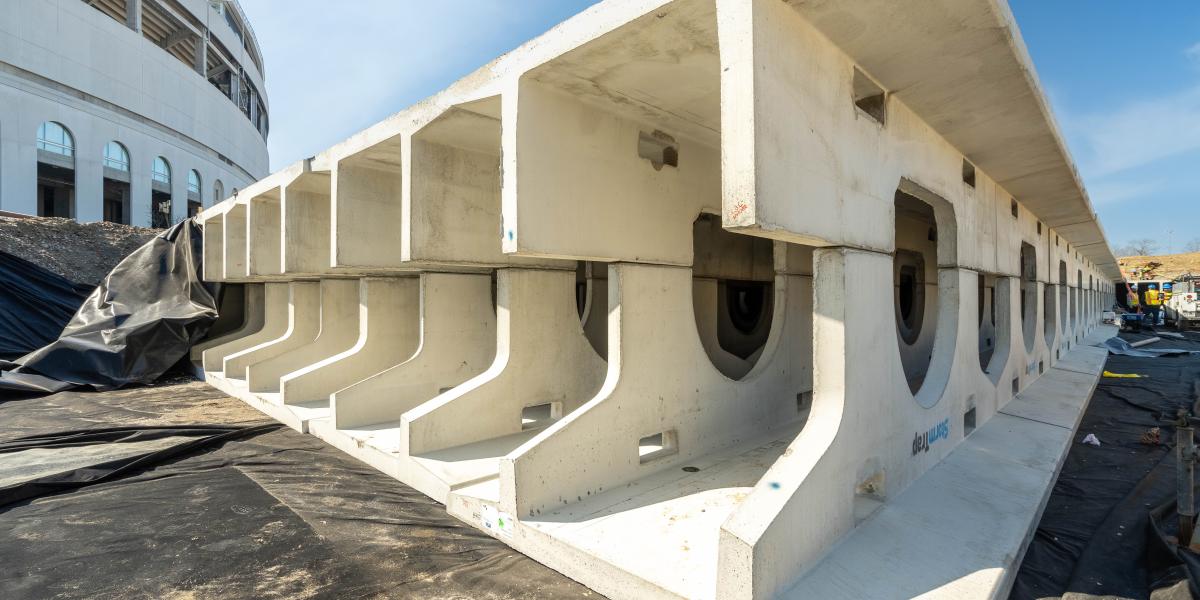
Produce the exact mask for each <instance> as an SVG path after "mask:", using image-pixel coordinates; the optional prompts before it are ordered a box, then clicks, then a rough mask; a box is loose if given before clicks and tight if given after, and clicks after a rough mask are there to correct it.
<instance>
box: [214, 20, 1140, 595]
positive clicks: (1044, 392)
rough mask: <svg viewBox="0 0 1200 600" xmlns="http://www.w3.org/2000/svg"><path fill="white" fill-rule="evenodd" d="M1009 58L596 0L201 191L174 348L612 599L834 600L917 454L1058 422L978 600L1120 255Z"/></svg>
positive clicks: (917, 41)
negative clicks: (248, 172) (286, 161)
mask: <svg viewBox="0 0 1200 600" xmlns="http://www.w3.org/2000/svg"><path fill="white" fill-rule="evenodd" d="M947 47H950V48H954V49H956V51H955V52H946V51H945V48H947ZM964 57H965V58H964ZM1031 73H1032V70H1031V67H1030V66H1029V65H1028V59H1027V57H1026V56H1025V54H1024V50H1023V48H1022V47H1021V45H1020V40H1019V35H1017V34H1016V31H1015V28H1014V26H1013V24H1012V21H1011V15H1009V14H1008V12H1007V9H1006V8H1005V7H1004V6H1002V4H1001V5H997V4H996V3H993V2H988V1H985V0H963V1H962V2H956V3H953V5H945V6H940V5H939V7H926V6H924V5H915V6H911V7H906V8H905V9H903V10H902V9H897V8H896V7H895V6H894V5H893V4H892V3H889V2H886V1H884V0H861V1H860V2H855V3H813V2H808V3H797V2H793V3H786V2H778V1H777V0H673V1H664V0H620V1H617V0H610V1H607V2H601V3H599V4H597V5H595V6H593V7H592V8H590V9H588V10H587V11H585V12H584V13H582V14H580V15H579V16H577V17H575V18H573V19H570V20H568V21H566V22H564V23H563V24H561V25H559V26H558V27H556V28H554V29H553V30H551V31H550V32H548V33H547V34H545V35H544V36H542V37H541V38H538V39H537V40H534V41H533V42H530V43H529V44H526V45H525V46H522V47H520V48H518V49H516V50H514V51H513V52H511V53H509V54H506V55H505V56H503V57H501V58H499V59H497V60H495V61H493V62H492V63H490V64H488V65H486V66H484V67H483V68H481V69H480V70H478V71H476V72H475V73H472V74H471V75H469V76H467V77H465V78H464V79H462V80H460V81H459V82H456V83H455V84H453V85H451V86H450V87H449V88H447V89H446V90H444V91H442V92H440V93H438V94H436V95H434V96H433V97H431V98H429V99H427V100H425V101H423V102H421V103H418V104H416V105H414V106H412V107H410V108H408V109H405V110H404V111H402V112H400V113H398V114H396V115H394V116H393V117H391V118H389V119H387V120H385V121H383V122H382V123H379V124H377V125H375V126H373V127H370V128H368V129H367V130H364V131H362V132H360V133H358V134H355V135H354V136H352V137H350V138H349V139H347V140H346V141H344V142H342V143H340V144H337V145H335V146H333V147H332V148H330V149H328V150H327V151H325V152H322V153H321V154H319V155H317V156H315V157H313V158H311V159H307V160H305V161H301V162H300V163H297V164H295V165H291V166H289V167H287V168H285V169H283V170H281V171H279V172H277V173H275V174H272V175H271V176H268V177H267V178H264V179H263V180H262V181H259V182H257V183H255V184H253V185H251V186H247V187H246V188H244V189H243V190H241V192H240V193H239V194H237V195H236V196H235V197H234V198H230V199H229V200H226V201H225V202H223V203H221V204H219V205H217V206H214V207H212V208H210V209H208V210H206V211H204V212H203V213H201V215H200V216H199V220H200V222H201V224H202V225H203V227H204V238H203V239H204V257H205V267H204V275H205V278H206V279H207V280H209V281H213V282H218V281H219V282H223V283H226V284H234V285H241V286H242V287H241V288H240V289H239V293H237V294H231V295H230V296H229V301H228V304H229V307H228V310H227V311H225V310H223V311H222V312H223V313H226V314H227V317H226V318H225V319H224V320H223V322H222V323H221V326H220V327H219V328H218V329H217V330H216V331H220V332H223V333H220V334H218V335H215V336H214V337H213V339H211V340H206V341H205V342H203V343H202V344H200V345H198V346H197V347H196V348H195V349H193V355H192V358H193V360H194V361H195V362H196V363H197V364H198V366H199V367H200V368H201V369H202V370H203V371H204V373H205V376H206V377H207V379H208V381H209V382H210V383H212V385H214V386H217V387H219V388H220V389H222V390H224V391H226V392H227V393H229V394H231V395H235V396H237V397H239V398H241V399H243V400H244V401H246V402H248V403H250V404H252V405H253V406H255V407H257V408H259V409H260V410H262V411H263V412H265V413H267V414H269V415H271V416H272V417H274V418H276V419H278V420H280V421H282V422H284V423H287V424H288V425H289V426H291V427H294V428H296V429H298V430H300V431H304V432H307V433H311V434H313V435H315V436H318V437H320V438H321V439H323V440H325V441H326V442H328V443H330V444H331V445H334V446H336V447H337V448H339V449H341V450H343V451H345V452H347V453H349V454H351V455H353V456H355V457H357V458H359V459H361V460H363V461H365V462H367V463H368V464H370V465H372V466H374V467H375V468H378V469H379V470H381V471H383V472H385V473H387V474H389V475H391V476H392V477H395V478H397V479H399V480H400V481H403V482H405V483H407V484H409V485H411V486H413V487H415V488H416V489H418V490H420V491H422V492H423V493H425V494H427V495H429V496H430V497H431V498H434V499H435V500H437V501H439V502H443V503H445V504H446V507H447V509H448V510H449V511H450V512H451V513H452V514H454V515H456V516H458V517H459V518H461V519H462V520H464V521H465V522H467V523H470V524H473V525H475V526H477V527H479V528H481V529H482V530H484V531H487V532H488V533H490V534H491V535H494V536H496V537H497V538H499V539H501V540H503V541H505V542H506V543H508V544H510V545H512V546H513V547H514V548H516V549H518V550H520V551H522V552H525V553H526V554H528V555H530V556H532V557H533V558H535V559H537V560H539V561H541V562H543V563H545V564H546V565H549V566H550V567H552V568H554V569H557V570H559V571H561V572H562V573H565V574H566V575H568V576H570V577H573V578H575V579H577V580H579V581H581V582H583V583H585V584H587V585H588V586H590V587H592V588H593V589H595V590H597V591H599V592H601V593H603V594H606V595H609V596H611V597H616V598H633V597H638V598H642V597H665V598H672V597H673V598H756V599H757V598H771V597H778V596H787V595H788V594H801V595H803V594H804V593H809V592H812V591H813V590H821V593H820V594H819V595H820V596H822V597H830V596H833V597H836V596H838V593H832V592H830V590H831V589H833V590H839V589H842V590H843V591H842V592H841V595H842V596H844V597H854V596H855V593H854V592H853V591H845V590H851V589H858V587H856V586H860V584H861V582H849V583H846V582H842V583H845V585H844V586H842V587H839V585H841V584H838V585H834V584H827V581H826V579H823V578H828V577H829V576H830V575H829V573H830V572H831V570H833V571H836V570H837V569H838V568H840V567H838V565H842V564H846V562H847V561H849V562H854V560H857V559H856V558H854V557H859V556H865V555H860V554H853V555H850V554H847V553H849V552H858V550H853V548H856V547H857V546H854V544H852V543H850V542H852V541H853V540H856V539H877V538H878V536H881V535H883V534H880V533H879V532H878V529H879V528H880V527H890V526H891V525H888V524H890V523H893V520H892V519H894V518H895V517H894V516H893V515H894V514H896V511H897V510H905V511H907V510H909V507H910V506H911V505H912V502H913V501H912V500H911V498H913V497H914V494H915V493H917V492H914V490H917V491H920V492H921V493H924V494H926V495H928V494H930V493H931V492H930V491H929V490H931V489H933V487H930V486H936V485H944V484H941V483H936V482H938V481H945V480H947V477H946V475H945V469H940V470H939V469H934V467H935V466H938V465H944V464H950V465H957V464H974V463H970V461H971V460H974V459H972V458H970V457H975V458H978V452H979V450H978V447H980V446H981V445H982V446H984V447H986V449H987V452H985V453H984V454H987V455H988V456H992V457H993V458H995V456H998V455H999V454H997V453H1001V454H1002V453H1003V452H1006V451H1007V450H1006V449H1012V448H1022V447H1025V446H1028V444H1024V443H1023V440H1022V438H1020V437H1019V436H1021V435H1025V434H1029V435H1033V434H1034V433H1037V432H1034V433H1030V432H1032V430H1034V429H1038V428H1043V429H1044V428H1046V427H1051V428H1056V429H1053V430H1044V431H1043V429H1038V431H1039V432H1040V433H1037V435H1038V436H1041V437H1038V438H1037V439H1039V440H1043V441H1045V443H1041V442H1038V444H1035V445H1036V447H1037V449H1038V450H1037V451H1038V452H1041V453H1043V455H1039V457H1037V460H1032V459H1030V460H1024V459H1023V458H1020V457H1018V458H1014V459H1013V460H1007V459H1006V460H1007V462H1004V461H1001V462H1000V463H995V464H993V463H988V464H992V465H993V467H992V468H994V469H996V470H997V475H996V477H997V478H1002V477H1005V476H1007V475H1005V473H1006V472H1007V471H1005V469H1010V468H1011V469H1016V468H1026V467H1028V468H1031V469H1035V470H1038V475H1037V477H1034V478H1033V480H1035V481H1036V482H1037V483H1036V485H1033V487H1031V488H1030V490H1031V491H1030V493H1029V494H1026V495H1028V496H1029V497H1030V498H1032V499H1033V500H1030V501H1029V502H1014V506H1016V505H1019V507H1016V508H1013V509H1012V510H1009V511H1007V512H1004V513H1003V514H997V515H996V516H997V517H998V520H996V521H995V522H1001V521H1003V522H1004V523H1006V524H1008V525H1009V526H1010V527H1009V528H1010V529H1012V530H1013V531H1018V532H1020V534H1021V535H1015V534H1014V536H1015V537H1013V538H1012V539H1011V540H1010V539H1009V538H1005V539H1004V541H1003V542H1001V543H999V545H998V546H997V548H999V549H1000V550H1003V552H1002V553H1001V554H1000V555H998V556H996V557H993V556H991V555H987V556H986V557H983V558H980V557H978V556H976V554H977V553H975V554H973V553H970V552H955V553H954V554H955V556H954V557H953V558H954V560H946V561H940V562H939V563H938V564H939V565H940V567H939V568H940V569H941V568H943V567H944V569H943V570H938V571H937V572H938V573H939V577H944V578H948V579H947V581H951V582H952V584H954V585H957V583H956V582H961V581H967V580H969V581H970V582H971V585H972V586H976V584H978V586H976V587H975V588H972V589H989V590H992V591H993V592H995V594H996V595H1003V593H1004V590H1005V589H1006V585H1007V583H1006V581H1008V579H1007V578H1008V577H1009V575H1010V574H1011V571H1012V568H1013V567H1014V565H1015V563H1016V562H1017V561H1018V560H1019V557H1020V554H1021V552H1022V544H1021V539H1023V538H1022V536H1023V535H1024V534H1025V532H1026V531H1027V528H1028V527H1030V526H1032V524H1033V523H1036V520H1037V519H1036V516H1037V513H1038V511H1039V510H1040V505H1039V503H1038V502H1037V501H1036V498H1037V497H1038V496H1037V494H1038V493H1039V492H1040V493H1044V492H1045V491H1046V490H1048V489H1049V485H1050V482H1052V481H1053V473H1054V472H1055V470H1056V469H1057V465H1058V464H1059V463H1060V461H1061V458H1062V456H1064V452H1065V448H1066V445H1065V444H1067V443H1069V440H1070V432H1071V428H1072V426H1073V425H1072V423H1075V422H1076V421H1077V418H1078V415H1079V414H1080V411H1081V410H1082V407H1083V406H1084V405H1085V404H1086V399H1087V394H1088V393H1089V390H1090V386H1091V385H1093V384H1094V381H1095V377H1096V372H1098V371H1097V369H1098V367H1097V362H1096V361H1097V360H1098V356H1099V355H1098V354H1097V352H1096V349H1094V348H1089V347H1087V344H1088V343H1092V342H1094V341H1095V340H1097V339H1099V337H1100V336H1102V335H1104V334H1105V333H1106V331H1105V330H1099V331H1097V330H1096V325H1097V323H1098V320H1099V309H1100V304H1101V303H1100V302H1099V300H1098V299H1099V298H1100V294H1101V290H1098V289H1096V288H1097V285H1098V284H1097V282H1110V281H1114V280H1115V279H1116V278H1117V277H1119V274H1118V273H1117V272H1116V265H1115V260H1114V259H1113V258H1112V255H1111V252H1110V251H1109V249H1108V246H1107V242H1106V241H1105V239H1104V235H1103V231H1102V230H1101V229H1100V227H1099V224H1098V223H1097V222H1096V220H1095V217H1094V215H1093V213H1092V211H1091V207H1090V204H1089V203H1088V201H1087V198H1086V195H1085V193H1084V192H1083V189H1082V186H1081V185H1080V183H1079V182H1078V180H1077V179H1076V177H1075V175H1074V169H1073V167H1072V166H1071V164H1070V159H1069V157H1068V156H1067V154H1066V152H1065V147H1064V146H1063V144H1062V142H1061V140H1060V139H1059V137H1058V134H1057V130H1056V129H1055V126H1054V124H1053V121H1052V119H1051V118H1050V117H1049V113H1048V110H1047V109H1046V107H1045V103H1044V100H1043V99H1042V95H1041V92H1040V90H1039V89H1038V87H1037V82H1036V80H1035V79H1033V78H1032V76H1031ZM981 90H983V91H981ZM984 91H986V93H984ZM1099 285H1100V287H1102V288H1104V289H1105V290H1108V291H1110V292H1111V285H1110V284H1107V283H1102V284H1099ZM1042 399H1044V402H1043V400H1042ZM1039 402H1043V403H1042V404H1039ZM1047 411H1049V412H1051V413H1053V414H1052V415H1050V416H1049V417H1047V416H1046V414H1044V413H1047ZM1039 415H1040V416H1039ZM1042 417H1046V418H1042ZM1051 417H1052V418H1051ZM1027 421H1028V422H1027ZM1034 421H1036V423H1035V424H1031V423H1034ZM1060 429H1061V430H1062V431H1059V430H1060ZM1022 432H1024V433H1022ZM1064 432H1065V433H1064ZM1014 436H1018V437H1014ZM964 456H966V457H968V458H964ZM1005 456H1007V455H1005ZM964 461H966V462H965V463H964ZM997 465H999V466H997ZM1013 465H1023V466H1020V467H1017V466H1013ZM953 468H959V467H953ZM969 471H970V469H967V470H966V471H964V474H963V477H965V478H967V479H969V478H970V477H969V476H971V475H972V474H971V473H970V472H969ZM1000 471H1004V472H1000ZM930 482H934V483H930ZM938 489H942V488H938ZM1021 489H1025V488H1021ZM948 495H949V496H953V495H954V490H950V492H949V494H948ZM896 507H902V508H896ZM981 510H982V509H981ZM990 516H993V515H992V514H991V513H989V514H982V513H980V514H977V516H976V518H973V519H970V520H965V521H963V522H958V521H956V528H955V529H954V531H953V532H952V536H962V537H963V539H970V538H969V537H967V536H968V533H969V532H970V531H975V530H973V529H971V527H973V526H975V525H977V524H980V523H991V522H993V520H992V519H990V518H989V517H990ZM999 517H1004V518H1008V517H1012V519H1010V520H1003V519H999ZM883 537H884V538H886V535H883ZM960 542H962V540H960V539H959V538H958V537H955V538H954V543H960ZM967 546H968V545H967V544H965V542H964V543H963V545H962V547H967ZM848 548H849V549H848ZM956 548H957V547H956ZM892 554H896V553H892ZM848 556H849V557H850V558H847V557H848ZM976 558H978V561H980V562H979V564H978V565H976V563H972V562H971V561H972V560H975V559H976ZM863 560H866V558H863ZM906 561H909V562H906ZM996 561H1000V562H999V563H997V562H996ZM910 563H911V561H910V559H909V558H907V557H904V558H903V560H899V562H894V563H888V562H886V561H885V563H884V564H883V565H882V566H881V567H880V572H888V573H891V571H888V569H893V570H896V571H897V572H898V573H901V574H902V572H903V571H904V570H905V569H906V568H910V567H911V564H910ZM973 565H975V566H978V568H974V567H973ZM997 566H998V567H999V568H995V567H997ZM911 568H916V567H911ZM956 569H957V570H956ZM900 576H901V575H900V574H890V575H888V577H900ZM835 579H836V577H835ZM910 580H911V579H906V580H905V581H910ZM862 585H865V584H862ZM881 585H882V584H881ZM951 587H953V585H951ZM843 588H844V589H843ZM905 589H906V593H907V592H908V591H911V592H912V593H913V594H914V595H915V594H918V593H921V592H925V591H933V589H932V588H930V589H912V590H909V589H908V588H905ZM956 589H957V588H956ZM997 590H998V591H997ZM860 595H861V594H860ZM866 595H867V596H870V594H866Z"/></svg>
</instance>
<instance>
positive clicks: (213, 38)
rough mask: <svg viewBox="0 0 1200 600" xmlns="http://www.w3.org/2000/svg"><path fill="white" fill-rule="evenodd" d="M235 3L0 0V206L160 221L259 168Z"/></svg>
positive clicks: (255, 66)
mask: <svg viewBox="0 0 1200 600" xmlns="http://www.w3.org/2000/svg"><path fill="white" fill-rule="evenodd" d="M261 56H262V54H261V51H260V50H259V47H258V42H257V41H256V39H255V37H254V32H253V31H252V30H251V29H250V25H249V22H248V21H247V19H246V18H245V15H244V14H243V13H242V10H241V8H240V6H239V5H238V3H237V0H5V1H4V2H0V107H3V108H2V109H0V211H7V212H16V213H23V214H30V215H40V216H51V217H67V218H73V219H76V220H79V221H100V220H105V221H113V222H118V223H126V224H131V225H138V226H143V227H150V226H153V227H166V226H168V225H170V224H173V223H176V222H178V221H181V220H183V219H184V218H186V217H188V216H191V215H194V214H196V213H198V212H200V210H202V209H204V208H206V207H211V206H213V205H214V204H216V203H218V202H220V201H222V200H224V199H226V198H228V197H230V196H232V195H235V194H236V192H237V191H238V189H240V188H243V187H245V186H246V185H248V184H250V183H252V182H254V181H255V180H257V179H259V178H261V177H262V176H263V175H265V174H266V173H268V163H267V142H266V138H267V132H268V128H269V123H268V114H267V110H268V109H267V106H268V103H267V99H266V95H265V93H264V92H263V90H265V84H264V80H263V78H264V75H263V63H262V58H261Z"/></svg>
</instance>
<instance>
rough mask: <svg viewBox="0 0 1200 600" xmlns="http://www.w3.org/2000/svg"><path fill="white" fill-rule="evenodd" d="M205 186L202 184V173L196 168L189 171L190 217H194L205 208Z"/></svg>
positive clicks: (188, 203) (188, 204) (188, 197)
mask: <svg viewBox="0 0 1200 600" xmlns="http://www.w3.org/2000/svg"><path fill="white" fill-rule="evenodd" d="M203 190H204V187H203V186H202V185H201V181H200V173H199V172H198V171H196V170H195V169H192V170H190V171H188V184H187V208H188V212H187V214H188V217H194V216H196V215H198V214H200V211H202V210H204V196H203V194H204V191H203Z"/></svg>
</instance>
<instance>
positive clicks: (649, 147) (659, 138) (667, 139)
mask: <svg viewBox="0 0 1200 600" xmlns="http://www.w3.org/2000/svg"><path fill="white" fill-rule="evenodd" d="M638 156H639V157H641V158H644V159H646V160H648V161H650V164H651V165H652V166H653V167H654V170H655V171H659V170H662V168H663V167H664V166H667V167H679V144H678V143H676V142H675V138H673V137H671V136H669V135H667V134H665V133H663V132H661V131H658V130H657V129H656V130H654V132H653V133H646V132H645V131H642V132H639V134H638Z"/></svg>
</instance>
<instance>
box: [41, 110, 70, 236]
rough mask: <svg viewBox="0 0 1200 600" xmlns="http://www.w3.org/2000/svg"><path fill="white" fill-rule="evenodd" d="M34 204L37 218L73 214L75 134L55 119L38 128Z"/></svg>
mask: <svg viewBox="0 0 1200 600" xmlns="http://www.w3.org/2000/svg"><path fill="white" fill-rule="evenodd" d="M37 205H38V216H39V217H62V218H64V219H71V218H74V217H75V137H74V136H72V135H71V132H70V131H68V130H67V128H66V127H63V125H62V123H58V122H56V121H46V122H45V123H42V124H41V125H39V126H38V130H37Z"/></svg>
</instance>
